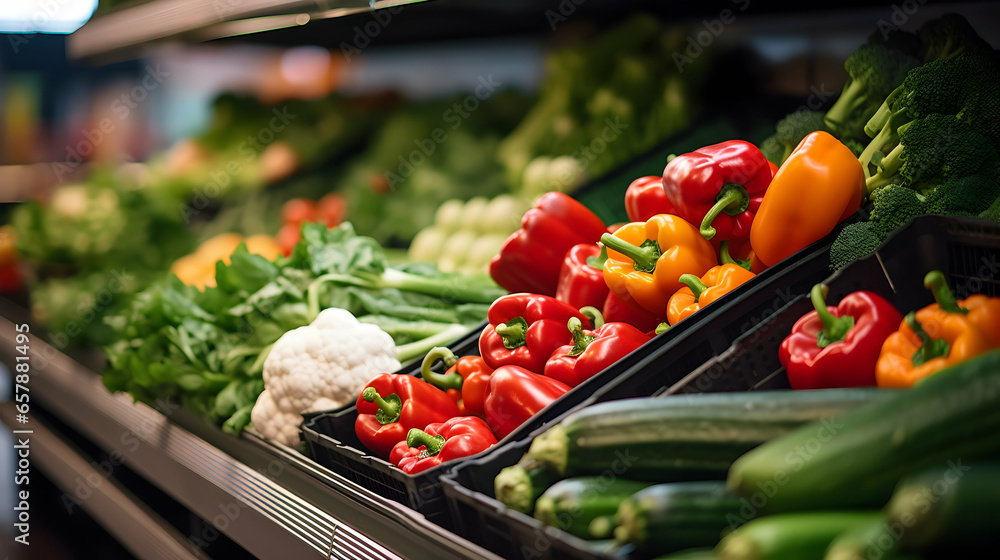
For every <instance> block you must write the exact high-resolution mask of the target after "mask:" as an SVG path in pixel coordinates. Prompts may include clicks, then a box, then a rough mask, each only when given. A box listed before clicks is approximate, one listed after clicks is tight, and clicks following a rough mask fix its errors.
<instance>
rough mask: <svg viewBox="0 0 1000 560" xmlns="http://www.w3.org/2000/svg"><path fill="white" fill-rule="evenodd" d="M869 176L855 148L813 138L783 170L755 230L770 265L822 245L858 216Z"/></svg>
mask: <svg viewBox="0 0 1000 560" xmlns="http://www.w3.org/2000/svg"><path fill="white" fill-rule="evenodd" d="M864 186H865V175H864V172H863V171H862V169H861V163H860V162H858V159H857V158H856V157H855V156H854V153H853V152H851V150H850V148H848V147H847V146H845V145H843V144H842V143H840V141H839V140H837V139H836V138H834V137H833V136H831V135H830V134H828V133H826V132H822V131H817V132H812V133H810V134H808V135H807V136H806V137H805V138H803V139H802V141H801V142H800V143H799V145H798V147H796V148H795V150H793V151H792V154H791V155H790V156H788V159H787V160H785V163H784V164H782V166H781V167H780V168H779V169H778V172H777V173H776V174H775V176H774V179H772V180H771V185H770V186H769V187H768V188H767V192H766V193H765V195H764V200H763V201H762V202H761V204H760V209H759V210H758V211H757V216H756V217H755V218H754V220H753V224H752V225H751V227H750V245H751V246H752V247H753V251H754V254H755V255H756V256H757V258H759V259H760V260H761V262H763V263H764V264H766V265H767V266H774V265H776V264H778V262H780V261H781V260H783V259H785V258H787V257H789V256H791V255H792V254H794V253H796V252H798V251H800V250H801V249H804V248H805V247H806V246H808V245H809V244H810V243H813V242H815V241H819V240H820V239H822V238H823V237H825V236H826V235H828V234H829V233H830V232H832V231H833V229H834V228H835V227H836V226H837V224H839V223H840V222H842V221H844V220H845V219H847V218H848V217H849V216H851V215H852V214H854V213H855V212H857V211H858V208H859V207H860V206H861V199H862V196H863V193H864Z"/></svg>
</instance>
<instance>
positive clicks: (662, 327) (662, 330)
mask: <svg viewBox="0 0 1000 560" xmlns="http://www.w3.org/2000/svg"><path fill="white" fill-rule="evenodd" d="M668 329H670V325H668V324H667V323H660V324H659V325H656V329H655V330H654V331H653V334H663V333H665V332H667V330H668Z"/></svg>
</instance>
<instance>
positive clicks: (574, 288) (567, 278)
mask: <svg viewBox="0 0 1000 560" xmlns="http://www.w3.org/2000/svg"><path fill="white" fill-rule="evenodd" d="M607 258H608V253H607V249H605V248H604V247H603V246H601V245H599V244H597V243H581V244H580V245H574V246H573V248H572V249H570V250H569V251H567V252H566V257H565V258H564V259H563V264H562V268H561V269H560V271H559V285H558V286H557V287H556V296H555V297H556V299H557V300H559V301H564V302H566V303H568V304H569V305H570V306H571V307H574V308H580V307H586V306H592V307H597V306H599V305H603V304H604V300H605V298H607V297H608V285H607V283H605V282H604V261H605V260H607Z"/></svg>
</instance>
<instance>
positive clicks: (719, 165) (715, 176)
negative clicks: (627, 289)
mask: <svg viewBox="0 0 1000 560" xmlns="http://www.w3.org/2000/svg"><path fill="white" fill-rule="evenodd" d="M772 176H773V173H772V172H771V168H770V166H769V165H768V161H767V158H765V157H764V154H762V153H760V150H758V149H757V147H756V146H754V145H753V144H751V143H749V142H744V141H743V140H730V141H728V142H723V143H721V144H713V145H711V146H705V147H704V148H701V149H700V150H696V151H694V152H691V153H689V154H683V155H680V156H677V157H676V158H674V159H672V160H671V161H670V163H668V164H667V166H666V168H664V170H663V189H664V191H666V194H667V199H669V200H670V203H671V204H673V205H674V208H676V210H677V211H676V213H677V214H678V215H680V216H681V217H682V218H684V219H685V220H687V221H688V222H690V223H692V224H701V234H702V235H703V236H705V238H706V239H712V237H714V236H716V235H718V236H719V239H722V240H725V239H736V238H740V237H747V236H749V235H750V225H751V223H753V217H754V214H756V213H757V209H758V208H760V203H761V202H762V201H763V200H764V192H765V191H766V190H767V186H768V185H769V184H770V183H771V177H772Z"/></svg>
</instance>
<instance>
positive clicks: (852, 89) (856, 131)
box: [825, 44, 920, 138]
mask: <svg viewBox="0 0 1000 560" xmlns="http://www.w3.org/2000/svg"><path fill="white" fill-rule="evenodd" d="M919 65H920V61H919V60H917V59H916V58H914V57H912V56H910V55H908V54H906V53H903V52H901V51H897V50H893V49H890V48H887V47H885V46H883V45H871V44H869V45H863V46H862V47H861V48H859V49H858V50H856V51H854V53H853V54H851V56H849V57H848V58H847V60H846V61H844V69H845V70H847V74H848V76H849V78H848V80H847V83H846V84H845V85H844V89H843V91H841V93H840V97H838V98H837V101H836V102H835V103H834V104H833V106H832V107H830V110H829V111H827V113H826V118H825V122H826V125H827V127H829V128H830V129H832V130H834V131H836V133H837V135H838V136H840V137H844V138H861V137H863V136H862V133H863V132H864V125H865V123H866V122H868V120H869V119H870V118H871V117H872V116H873V115H874V114H875V112H876V111H877V110H878V108H879V106H880V105H881V103H882V101H883V100H884V99H885V98H886V96H888V95H889V94H890V93H892V91H893V90H894V89H895V88H896V87H898V86H899V84H900V83H902V82H903V79H904V78H905V77H906V74H907V72H909V71H910V70H911V69H913V68H916V67H917V66H919Z"/></svg>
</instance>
